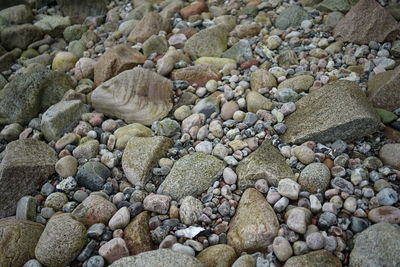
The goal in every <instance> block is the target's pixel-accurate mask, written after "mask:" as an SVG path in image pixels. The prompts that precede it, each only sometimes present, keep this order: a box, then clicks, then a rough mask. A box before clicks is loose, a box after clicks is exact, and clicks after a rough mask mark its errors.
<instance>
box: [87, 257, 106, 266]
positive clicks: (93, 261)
mask: <svg viewBox="0 0 400 267" xmlns="http://www.w3.org/2000/svg"><path fill="white" fill-rule="evenodd" d="M103 266H104V259H103V257H102V256H100V255H96V256H92V257H90V258H89V259H88V260H87V262H86V267H103Z"/></svg>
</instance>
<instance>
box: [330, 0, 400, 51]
mask: <svg viewBox="0 0 400 267" xmlns="http://www.w3.org/2000/svg"><path fill="white" fill-rule="evenodd" d="M365 14H368V16H365ZM399 34H400V29H399V24H398V22H397V21H396V20H395V18H393V17H392V15H391V14H390V13H389V12H388V11H386V10H385V9H384V8H383V7H382V6H381V5H380V4H378V2H376V1H375V0H360V1H358V3H357V4H356V5H355V6H353V7H352V8H351V9H350V11H349V12H347V14H346V16H344V18H342V19H341V20H340V21H339V23H338V24H337V25H336V27H335V29H334V30H333V35H334V37H335V38H336V39H337V40H340V41H345V42H352V43H356V44H368V43H369V42H370V41H376V42H388V41H394V40H395V39H396V38H398V36H399Z"/></svg>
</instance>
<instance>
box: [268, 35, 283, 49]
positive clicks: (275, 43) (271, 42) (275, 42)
mask: <svg viewBox="0 0 400 267" xmlns="http://www.w3.org/2000/svg"><path fill="white" fill-rule="evenodd" d="M281 43H282V40H281V38H280V37H279V36H278V35H271V36H270V37H268V39H267V43H266V44H267V47H268V49H271V50H274V49H277V48H278V47H279V46H280V45H281Z"/></svg>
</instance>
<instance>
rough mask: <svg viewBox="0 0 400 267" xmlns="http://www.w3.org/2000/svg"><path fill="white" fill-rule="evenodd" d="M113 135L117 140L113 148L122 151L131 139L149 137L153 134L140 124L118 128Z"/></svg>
mask: <svg viewBox="0 0 400 267" xmlns="http://www.w3.org/2000/svg"><path fill="white" fill-rule="evenodd" d="M114 135H115V137H116V138H117V141H116V144H115V148H116V149H119V150H122V149H125V147H126V144H127V143H128V141H129V140H130V139H131V138H132V137H150V136H152V135H153V132H152V131H151V130H150V129H149V128H147V127H146V126H144V125H142V124H140V123H132V124H128V125H126V126H123V127H121V128H118V129H117V130H116V131H115V132H114Z"/></svg>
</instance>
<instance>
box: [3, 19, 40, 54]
mask: <svg viewBox="0 0 400 267" xmlns="http://www.w3.org/2000/svg"><path fill="white" fill-rule="evenodd" d="M42 37H43V32H42V31H41V30H40V29H39V28H38V27H36V26H34V25H32V24H22V25H15V26H11V27H7V28H5V29H3V30H2V31H1V45H2V46H4V48H5V49H7V50H9V51H10V50H12V49H14V48H20V49H26V48H27V47H28V45H30V44H31V43H33V42H36V41H38V40H40V39H42Z"/></svg>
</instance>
